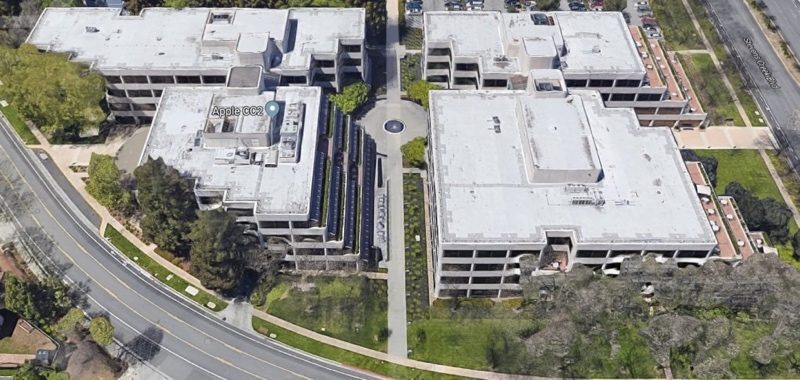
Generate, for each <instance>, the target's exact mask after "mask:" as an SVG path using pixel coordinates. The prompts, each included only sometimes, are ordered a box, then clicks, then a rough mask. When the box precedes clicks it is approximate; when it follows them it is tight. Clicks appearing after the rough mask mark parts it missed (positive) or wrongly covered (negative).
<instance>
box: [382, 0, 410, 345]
mask: <svg viewBox="0 0 800 380" xmlns="http://www.w3.org/2000/svg"><path fill="white" fill-rule="evenodd" d="M398 13H399V10H398V0H388V1H387V2H386V54H385V56H386V99H387V103H389V105H390V106H389V107H387V110H389V111H392V110H395V109H396V106H394V105H395V104H398V103H400V102H401V101H402V100H401V95H400V75H399V74H400V60H399V59H398V56H397V54H398V46H399V43H400V28H399V14H398ZM386 116H387V119H388V118H394V117H396V116H400V115H399V114H395V113H394V112H387V115H386ZM381 125H383V123H382V122H381ZM379 133H381V132H379ZM385 141H386V150H385V151H384V152H385V153H386V154H387V157H386V159H384V160H383V162H384V167H383V173H384V176H385V177H386V179H387V181H386V184H387V186H388V194H389V196H388V198H389V207H388V208H389V211H388V229H389V233H388V236H389V252H388V256H389V257H388V258H389V261H388V265H387V267H388V269H389V280H388V283H387V288H388V297H389V310H388V319H389V326H388V327H389V349H388V351H389V355H391V356H395V357H400V358H405V357H407V356H408V341H407V332H406V323H407V322H406V320H407V319H406V261H405V252H406V248H405V241H404V239H405V234H404V227H405V221H404V218H403V161H402V157H401V155H400V154H399V153H400V146H401V145H402V141H401V139H400V135H399V134H393V135H388V136H386V140H385Z"/></svg>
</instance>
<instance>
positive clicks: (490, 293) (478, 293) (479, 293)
mask: <svg viewBox="0 0 800 380" xmlns="http://www.w3.org/2000/svg"><path fill="white" fill-rule="evenodd" d="M470 296H472V297H497V290H486V289H475V290H473V291H472V292H471V293H470Z"/></svg>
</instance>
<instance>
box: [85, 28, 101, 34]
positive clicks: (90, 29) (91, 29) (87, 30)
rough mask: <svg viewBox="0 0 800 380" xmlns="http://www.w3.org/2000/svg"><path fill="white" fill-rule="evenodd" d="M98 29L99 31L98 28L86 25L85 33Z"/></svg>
mask: <svg viewBox="0 0 800 380" xmlns="http://www.w3.org/2000/svg"><path fill="white" fill-rule="evenodd" d="M99 31H100V29H97V28H95V27H94V26H87V27H86V33H97V32H99Z"/></svg>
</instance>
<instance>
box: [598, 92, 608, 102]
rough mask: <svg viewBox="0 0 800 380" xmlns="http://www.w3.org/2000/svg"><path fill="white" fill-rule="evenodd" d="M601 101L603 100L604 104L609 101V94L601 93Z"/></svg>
mask: <svg viewBox="0 0 800 380" xmlns="http://www.w3.org/2000/svg"><path fill="white" fill-rule="evenodd" d="M600 99H603V101H604V102H605V101H607V100H608V94H606V93H603V92H601V93H600Z"/></svg>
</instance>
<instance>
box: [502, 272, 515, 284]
mask: <svg viewBox="0 0 800 380" xmlns="http://www.w3.org/2000/svg"><path fill="white" fill-rule="evenodd" d="M503 283H504V284H519V275H516V274H515V275H513V276H506V279H505V281H503Z"/></svg>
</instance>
